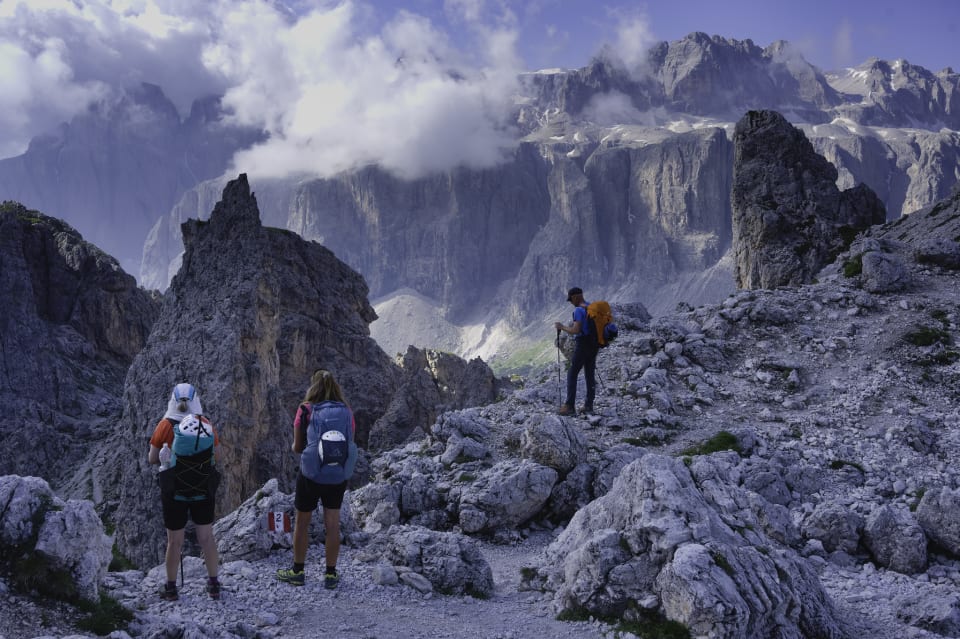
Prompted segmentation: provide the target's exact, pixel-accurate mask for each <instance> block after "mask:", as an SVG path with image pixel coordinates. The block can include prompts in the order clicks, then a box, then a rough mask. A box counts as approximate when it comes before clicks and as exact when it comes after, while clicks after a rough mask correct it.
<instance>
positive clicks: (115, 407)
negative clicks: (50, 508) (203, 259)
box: [0, 202, 159, 497]
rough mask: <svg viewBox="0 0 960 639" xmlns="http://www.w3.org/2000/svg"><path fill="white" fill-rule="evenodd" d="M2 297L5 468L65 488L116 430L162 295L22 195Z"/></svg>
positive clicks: (14, 213) (9, 235) (3, 231)
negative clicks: (128, 379)
mask: <svg viewBox="0 0 960 639" xmlns="http://www.w3.org/2000/svg"><path fill="white" fill-rule="evenodd" d="M0 299H2V300H3V303H2V304H0V358H2V366H0V403H2V405H3V406H4V412H3V416H2V417H0V437H2V439H3V441H4V451H5V452H4V454H3V455H0V475H4V474H19V475H37V474H42V475H43V477H44V478H45V479H47V480H48V481H49V482H50V483H51V484H52V485H54V487H56V488H60V487H62V486H63V484H64V482H65V481H66V480H67V479H68V478H70V477H71V476H72V475H73V474H74V473H75V472H79V471H78V468H77V462H78V460H82V459H84V458H86V457H87V456H88V454H89V453H90V451H91V447H92V446H93V445H94V443H95V442H96V441H98V440H101V439H104V438H108V437H109V436H110V435H111V434H112V433H113V432H114V430H115V428H116V424H117V422H118V421H119V417H120V413H121V411H122V408H121V398H120V392H119V391H120V388H121V387H122V382H123V376H124V375H125V374H126V369H127V367H128V366H129V365H130V363H131V362H132V361H133V358H134V356H135V355H136V353H137V352H139V351H140V349H141V348H142V347H143V345H144V344H145V343H146V341H147V336H148V334H149V332H150V328H151V326H152V324H153V322H154V319H155V317H156V313H157V310H158V308H159V302H158V300H157V299H156V298H155V297H154V296H152V295H151V294H149V293H147V292H145V291H143V290H141V289H139V288H138V287H137V284H136V281H135V280H134V279H133V277H132V276H131V275H128V274H127V273H125V272H124V271H123V270H122V269H121V268H120V265H119V264H118V263H117V261H116V260H115V259H113V258H112V257H110V256H109V255H106V254H105V253H103V252H102V251H100V250H99V249H98V248H97V247H95V246H93V245H92V244H89V243H87V242H85V241H84V240H83V238H82V237H81V236H80V234H79V233H77V232H76V231H75V230H74V229H73V228H71V227H70V226H69V225H67V224H65V223H63V222H62V221H60V220H57V219H55V218H51V217H48V216H46V215H43V214H41V213H39V212H37V211H32V210H29V209H27V208H26V207H24V206H22V205H20V204H17V203H13V202H5V203H4V204H3V205H0ZM68 451H69V452H68ZM66 454H69V455H70V457H71V458H73V460H74V461H72V462H71V463H69V464H64V463H63V459H64V455H66ZM72 481H74V483H75V484H77V485H79V484H82V488H80V492H81V494H82V495H83V496H85V497H86V496H89V494H90V493H91V492H96V490H97V489H96V487H95V486H93V485H91V483H90V481H89V477H88V476H86V475H84V477H83V478H82V479H80V478H75V479H74V480H72Z"/></svg>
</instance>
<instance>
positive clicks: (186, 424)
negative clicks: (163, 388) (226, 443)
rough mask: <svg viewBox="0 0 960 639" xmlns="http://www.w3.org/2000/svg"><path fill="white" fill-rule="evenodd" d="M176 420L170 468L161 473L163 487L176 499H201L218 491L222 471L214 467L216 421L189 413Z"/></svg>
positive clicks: (162, 488) (174, 421)
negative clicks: (210, 421) (211, 421)
mask: <svg viewBox="0 0 960 639" xmlns="http://www.w3.org/2000/svg"><path fill="white" fill-rule="evenodd" d="M167 419H168V420H169V421H170V423H171V424H173V446H172V447H171V450H172V452H173V455H172V456H171V458H170V468H169V469H168V470H165V471H163V472H162V473H160V488H161V490H163V491H164V492H165V493H166V494H167V495H169V496H172V497H173V499H175V500H177V501H200V500H202V499H207V498H208V497H212V496H213V495H214V494H216V490H217V485H218V484H219V479H220V475H219V473H218V472H217V470H216V468H215V467H214V457H213V444H214V439H215V437H214V429H213V424H211V423H209V422H206V421H204V420H203V419H202V418H201V416H200V415H187V416H186V417H184V418H183V420H181V421H179V422H178V421H177V420H175V419H170V418H169V417H168V418H167Z"/></svg>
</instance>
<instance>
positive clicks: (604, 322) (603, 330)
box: [587, 300, 618, 348]
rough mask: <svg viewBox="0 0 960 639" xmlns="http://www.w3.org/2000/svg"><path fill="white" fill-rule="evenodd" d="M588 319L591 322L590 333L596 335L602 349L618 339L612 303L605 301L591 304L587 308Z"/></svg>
mask: <svg viewBox="0 0 960 639" xmlns="http://www.w3.org/2000/svg"><path fill="white" fill-rule="evenodd" d="M587 319H588V320H589V321H590V326H591V328H590V332H591V333H592V334H593V335H594V338H595V339H596V340H597V344H599V346H600V348H604V347H606V346H607V345H608V344H609V343H610V342H612V341H613V340H614V339H616V337H617V333H618V331H617V325H616V324H614V323H613V313H611V312H610V303H609V302H605V301H603V300H597V301H596V302H590V305H589V306H587Z"/></svg>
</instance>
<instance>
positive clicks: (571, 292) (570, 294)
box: [567, 286, 583, 302]
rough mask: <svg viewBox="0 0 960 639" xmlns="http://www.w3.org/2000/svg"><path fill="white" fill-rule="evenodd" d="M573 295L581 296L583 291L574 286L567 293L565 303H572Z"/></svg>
mask: <svg viewBox="0 0 960 639" xmlns="http://www.w3.org/2000/svg"><path fill="white" fill-rule="evenodd" d="M574 295H583V289H582V288H580V287H579V286H574V287H573V288H571V289H570V290H569V291H567V301H568V302H572V301H573V296H574Z"/></svg>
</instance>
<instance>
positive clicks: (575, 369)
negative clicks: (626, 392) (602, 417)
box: [554, 286, 600, 415]
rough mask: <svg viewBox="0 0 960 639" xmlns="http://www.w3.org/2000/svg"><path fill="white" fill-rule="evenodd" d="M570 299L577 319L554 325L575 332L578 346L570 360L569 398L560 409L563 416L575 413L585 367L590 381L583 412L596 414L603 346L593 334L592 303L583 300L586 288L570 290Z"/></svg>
mask: <svg viewBox="0 0 960 639" xmlns="http://www.w3.org/2000/svg"><path fill="white" fill-rule="evenodd" d="M567 301H568V302H570V303H571V304H573V322H572V323H570V324H562V323H560V322H556V323H555V324H554V326H555V327H556V329H557V330H558V331H563V332H565V333H569V334H570V335H573V336H574V340H575V343H576V347H575V348H574V351H573V358H571V360H570V369H569V370H568V371H567V400H566V401H565V402H564V403H563V405H561V406H560V410H559V411H558V412H559V413H560V414H561V415H573V414H574V406H575V403H576V399H577V377H578V376H579V375H580V369H583V370H584V379H585V380H586V382H587V398H586V401H585V402H584V404H583V412H584V413H587V414H590V413H593V399H594V397H595V396H596V391H597V388H596V386H597V382H596V371H597V353H598V352H599V350H600V347H599V345H598V344H597V340H596V339H592V338H591V336H590V334H589V327H590V324H589V322H588V321H587V306H589V304H587V302H586V301H584V299H583V290H582V289H581V288H579V287H576V286H575V287H573V288H571V289H570V290H569V291H567ZM558 334H559V333H558Z"/></svg>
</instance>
